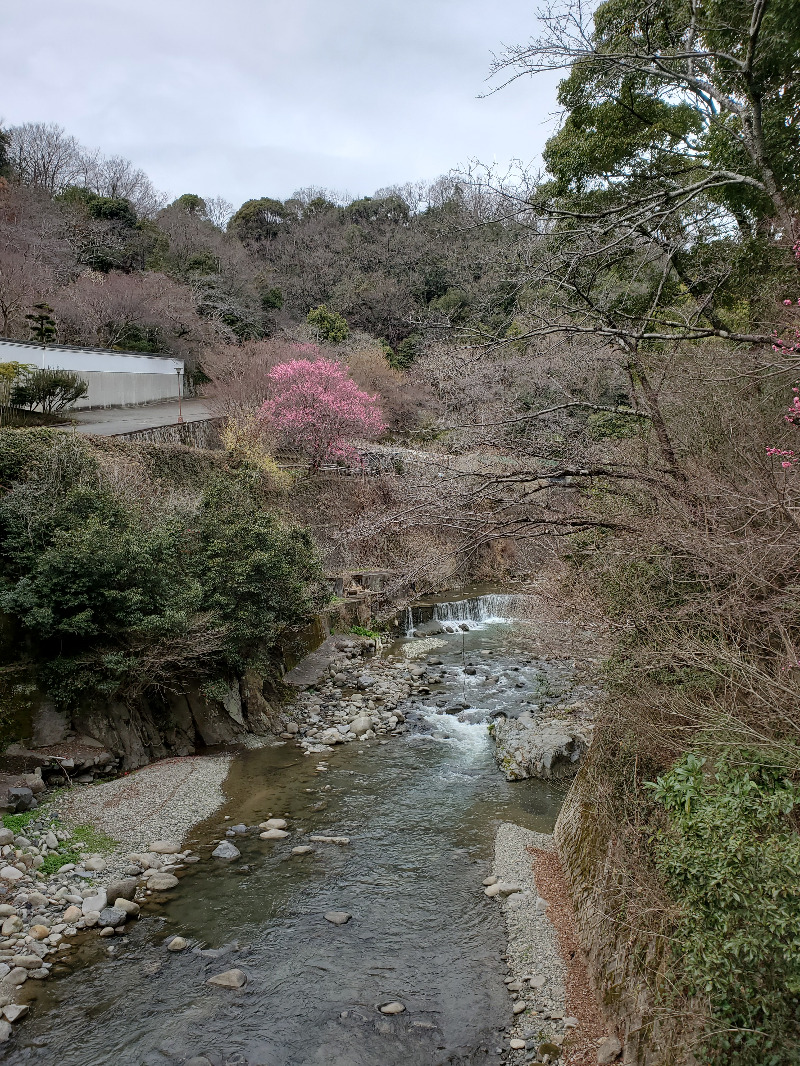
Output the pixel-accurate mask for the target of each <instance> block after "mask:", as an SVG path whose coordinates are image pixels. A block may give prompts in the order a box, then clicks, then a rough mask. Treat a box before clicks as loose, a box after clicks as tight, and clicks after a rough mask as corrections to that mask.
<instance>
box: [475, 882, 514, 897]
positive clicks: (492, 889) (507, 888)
mask: <svg viewBox="0 0 800 1066" xmlns="http://www.w3.org/2000/svg"><path fill="white" fill-rule="evenodd" d="M483 891H484V895H486V896H489V897H492V896H511V895H513V894H514V893H515V892H521V891H522V888H521V887H520V886H519V885H514V884H511V883H510V882H509V881H496V882H495V883H494V884H493V885H489V887H488V888H485V889H484V890H483Z"/></svg>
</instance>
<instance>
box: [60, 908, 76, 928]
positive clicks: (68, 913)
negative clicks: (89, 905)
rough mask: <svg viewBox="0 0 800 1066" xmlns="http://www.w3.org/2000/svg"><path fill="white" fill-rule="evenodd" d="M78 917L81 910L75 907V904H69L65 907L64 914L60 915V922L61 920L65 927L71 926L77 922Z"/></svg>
mask: <svg viewBox="0 0 800 1066" xmlns="http://www.w3.org/2000/svg"><path fill="white" fill-rule="evenodd" d="M80 916H81V908H80V907H76V906H75V904H74V903H72V904H70V906H69V907H67V909H66V910H65V911H64V913H63V914H62V915H61V920H62V922H66V923H67V925H72V924H73V923H74V922H77V920H78V919H79V918H80Z"/></svg>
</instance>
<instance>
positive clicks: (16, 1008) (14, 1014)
mask: <svg viewBox="0 0 800 1066" xmlns="http://www.w3.org/2000/svg"><path fill="white" fill-rule="evenodd" d="M29 1010H30V1007H29V1006H28V1004H27V1003H7V1004H6V1005H5V1007H3V1015H4V1016H5V1019H6V1021H9V1022H18V1021H19V1020H20V1018H24V1017H25V1015H26V1014H27V1013H28V1011H29Z"/></svg>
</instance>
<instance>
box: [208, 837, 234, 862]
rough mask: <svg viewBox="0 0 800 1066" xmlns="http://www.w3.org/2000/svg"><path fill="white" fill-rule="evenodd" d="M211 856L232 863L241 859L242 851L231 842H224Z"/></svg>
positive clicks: (218, 845)
mask: <svg viewBox="0 0 800 1066" xmlns="http://www.w3.org/2000/svg"><path fill="white" fill-rule="evenodd" d="M211 855H212V857H213V858H215V859H227V860H228V862H232V861H233V860H234V859H239V858H241V855H242V853H241V851H239V849H238V848H237V847H236V845H235V844H231V842H230V840H223V841H221V842H220V843H219V844H217V846H216V847H215V848H214V850H213V851H212V852H211Z"/></svg>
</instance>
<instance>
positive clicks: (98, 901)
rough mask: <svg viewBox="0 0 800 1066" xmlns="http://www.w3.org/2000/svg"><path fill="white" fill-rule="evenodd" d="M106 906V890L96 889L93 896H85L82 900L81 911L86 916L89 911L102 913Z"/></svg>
mask: <svg viewBox="0 0 800 1066" xmlns="http://www.w3.org/2000/svg"><path fill="white" fill-rule="evenodd" d="M107 906H108V896H107V895H106V890H105V889H104V888H98V890H97V892H96V893H95V895H93V896H87V897H86V898H85V899H84V901H83V905H82V906H81V910H82V911H83V913H84V914H88V913H89V911H98V912H99V911H102V910H103V909H104V908H105V907H107Z"/></svg>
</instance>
